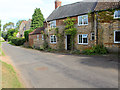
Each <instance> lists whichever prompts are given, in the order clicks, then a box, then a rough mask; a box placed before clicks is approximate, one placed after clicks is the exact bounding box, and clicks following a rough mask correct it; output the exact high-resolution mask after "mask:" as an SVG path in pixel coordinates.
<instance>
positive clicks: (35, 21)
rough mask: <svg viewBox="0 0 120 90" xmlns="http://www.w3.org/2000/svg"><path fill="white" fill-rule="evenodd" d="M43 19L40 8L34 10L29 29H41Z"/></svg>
mask: <svg viewBox="0 0 120 90" xmlns="http://www.w3.org/2000/svg"><path fill="white" fill-rule="evenodd" d="M43 22H44V17H43V14H42V12H41V10H40V8H36V9H35V11H34V14H33V15H32V22H31V29H32V30H34V29H36V28H38V27H43Z"/></svg>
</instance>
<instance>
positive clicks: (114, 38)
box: [114, 30, 120, 43]
mask: <svg viewBox="0 0 120 90" xmlns="http://www.w3.org/2000/svg"><path fill="white" fill-rule="evenodd" d="M118 31H119V32H120V30H115V31H114V43H120V41H115V33H116V32H118Z"/></svg>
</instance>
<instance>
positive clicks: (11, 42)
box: [7, 41, 16, 46]
mask: <svg viewBox="0 0 120 90" xmlns="http://www.w3.org/2000/svg"><path fill="white" fill-rule="evenodd" d="M7 43H8V44H11V45H13V46H16V45H15V44H14V43H12V42H11V41H9V42H7Z"/></svg>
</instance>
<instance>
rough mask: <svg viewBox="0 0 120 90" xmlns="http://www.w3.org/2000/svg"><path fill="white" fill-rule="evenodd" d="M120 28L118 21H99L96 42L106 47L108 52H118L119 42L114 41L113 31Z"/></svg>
mask: <svg viewBox="0 0 120 90" xmlns="http://www.w3.org/2000/svg"><path fill="white" fill-rule="evenodd" d="M115 30H120V21H118V20H116V21H115V22H112V23H99V27H98V35H99V36H98V38H99V39H98V42H99V44H103V45H104V46H105V47H107V48H108V50H109V51H110V52H118V51H119V52H120V43H114V31H115Z"/></svg>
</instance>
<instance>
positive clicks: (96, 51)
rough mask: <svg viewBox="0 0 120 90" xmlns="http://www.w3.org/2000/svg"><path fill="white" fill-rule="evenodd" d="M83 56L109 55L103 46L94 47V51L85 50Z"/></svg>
mask: <svg viewBox="0 0 120 90" xmlns="http://www.w3.org/2000/svg"><path fill="white" fill-rule="evenodd" d="M82 53H83V54H86V55H94V54H107V53H108V50H107V49H106V48H105V47H104V46H103V45H96V46H93V47H92V49H86V50H83V52H82Z"/></svg>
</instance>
